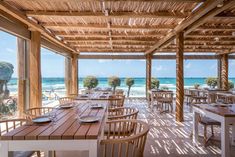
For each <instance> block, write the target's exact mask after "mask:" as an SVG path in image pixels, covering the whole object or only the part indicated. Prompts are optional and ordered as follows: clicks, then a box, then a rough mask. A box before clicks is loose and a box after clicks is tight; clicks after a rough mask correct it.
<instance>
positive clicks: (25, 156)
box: [0, 119, 41, 157]
mask: <svg viewBox="0 0 235 157" xmlns="http://www.w3.org/2000/svg"><path fill="white" fill-rule="evenodd" d="M26 123H27V120H26V119H10V120H2V121H0V138H1V136H2V135H4V134H6V133H8V132H9V131H11V130H14V129H16V128H17V127H20V126H22V125H24V124H26ZM35 152H36V153H37V157H40V156H41V155H40V151H14V152H9V157H30V156H32V155H33V154H34V153H35Z"/></svg>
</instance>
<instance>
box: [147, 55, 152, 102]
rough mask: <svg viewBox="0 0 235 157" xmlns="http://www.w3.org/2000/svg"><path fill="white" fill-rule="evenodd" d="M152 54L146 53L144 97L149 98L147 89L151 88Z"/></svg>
mask: <svg viewBox="0 0 235 157" xmlns="http://www.w3.org/2000/svg"><path fill="white" fill-rule="evenodd" d="M151 69H152V55H151V54H148V55H146V98H147V100H149V99H150V96H149V93H148V91H149V90H150V89H151V77H152V70H151Z"/></svg>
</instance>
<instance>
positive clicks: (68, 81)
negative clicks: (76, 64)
mask: <svg viewBox="0 0 235 157" xmlns="http://www.w3.org/2000/svg"><path fill="white" fill-rule="evenodd" d="M64 62H65V77H64V78H65V80H64V81H65V89H66V96H69V95H70V93H72V92H71V91H72V90H71V68H70V67H71V59H70V58H67V57H65V60H64Z"/></svg>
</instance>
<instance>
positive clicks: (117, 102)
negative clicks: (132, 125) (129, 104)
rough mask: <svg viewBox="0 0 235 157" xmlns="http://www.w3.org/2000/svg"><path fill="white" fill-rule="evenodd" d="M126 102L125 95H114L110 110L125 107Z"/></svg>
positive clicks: (110, 102)
mask: <svg viewBox="0 0 235 157" xmlns="http://www.w3.org/2000/svg"><path fill="white" fill-rule="evenodd" d="M124 101H125V95H114V96H112V98H111V99H110V100H109V108H117V107H123V106H124Z"/></svg>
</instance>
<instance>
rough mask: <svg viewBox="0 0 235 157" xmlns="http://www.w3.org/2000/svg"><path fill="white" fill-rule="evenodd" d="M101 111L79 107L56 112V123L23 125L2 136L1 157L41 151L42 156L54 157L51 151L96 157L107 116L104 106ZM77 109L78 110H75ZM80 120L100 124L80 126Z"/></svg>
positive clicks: (105, 105) (85, 105)
mask: <svg viewBox="0 0 235 157" xmlns="http://www.w3.org/2000/svg"><path fill="white" fill-rule="evenodd" d="M102 105H103V108H98V109H92V108H91V107H90V104H87V103H84V104H80V106H79V107H73V108H70V109H60V108H59V109H57V110H56V113H57V118H56V121H55V123H52V122H51V123H45V124H36V123H32V124H25V125H23V126H21V127H18V128H16V129H14V130H12V131H10V132H8V133H6V134H4V135H2V136H1V139H0V154H1V155H0V156H1V157H8V152H9V151H35V150H38V151H44V152H45V156H53V152H54V151H74V150H76V151H84V150H86V151H89V157H96V156H97V154H98V149H97V147H98V143H99V140H100V139H101V137H102V136H103V135H102V134H103V128H104V124H105V121H106V115H107V104H106V103H103V104H102ZM77 109H78V110H77ZM78 112H79V116H86V115H95V116H99V117H100V120H99V121H98V122H94V123H81V122H80V121H79V120H78V118H77V117H78Z"/></svg>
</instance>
